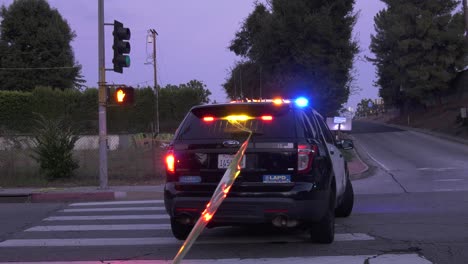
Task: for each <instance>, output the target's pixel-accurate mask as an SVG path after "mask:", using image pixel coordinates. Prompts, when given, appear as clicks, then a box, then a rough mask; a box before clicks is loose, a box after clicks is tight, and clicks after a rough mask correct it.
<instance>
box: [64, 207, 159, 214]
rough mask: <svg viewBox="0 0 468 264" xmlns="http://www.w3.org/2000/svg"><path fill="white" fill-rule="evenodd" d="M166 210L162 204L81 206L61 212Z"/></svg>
mask: <svg viewBox="0 0 468 264" xmlns="http://www.w3.org/2000/svg"><path fill="white" fill-rule="evenodd" d="M161 210H166V208H165V207H162V206H159V207H157V206H153V207H112V208H80V209H63V210H62V211H61V212H64V213H72V212H122V211H161Z"/></svg>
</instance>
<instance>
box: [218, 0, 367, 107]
mask: <svg viewBox="0 0 468 264" xmlns="http://www.w3.org/2000/svg"><path fill="white" fill-rule="evenodd" d="M353 6H354V1H353V0H352V1H350V0H332V1H329V0H319V1H310V0H296V1H290V0H271V1H269V2H268V6H266V5H264V4H261V3H256V5H255V9H254V11H253V12H252V13H251V14H250V15H249V16H248V17H247V19H246V20H245V21H244V23H243V25H242V27H241V29H240V30H239V31H238V32H237V33H236V35H235V38H234V39H233V40H232V42H231V45H230V47H229V48H230V50H231V51H233V52H234V53H235V54H236V55H238V56H241V57H242V59H243V61H242V62H239V63H237V64H236V65H235V66H234V67H233V68H232V70H231V72H230V75H229V76H228V78H227V80H226V83H225V84H224V89H225V90H226V93H227V94H228V96H229V97H230V98H234V97H236V96H237V97H240V96H244V97H255V98H258V97H260V96H261V97H263V98H267V97H274V96H282V97H290V98H293V97H296V96H298V95H306V96H309V97H311V98H313V100H314V105H315V107H316V108H318V109H319V110H320V111H321V112H322V113H324V114H331V113H335V112H336V111H338V110H339V109H340V108H341V105H342V104H343V103H344V102H346V101H347V99H348V97H349V94H350V93H351V92H352V86H351V83H352V80H353V76H352V74H351V70H352V67H353V60H354V56H355V55H356V53H357V52H358V46H357V43H356V41H354V40H353V39H352V29H353V26H354V24H355V22H356V14H354V13H353ZM241 88H242V89H241Z"/></svg>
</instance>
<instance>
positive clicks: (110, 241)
mask: <svg viewBox="0 0 468 264" xmlns="http://www.w3.org/2000/svg"><path fill="white" fill-rule="evenodd" d="M367 240H374V238H373V237H371V236H369V235H366V234H359V233H358V234H335V241H337V242H339V241H342V242H344V241H367ZM307 241H308V240H307V239H306V238H305V237H291V236H272V237H258V238H256V237H232V238H226V237H224V238H216V237H200V238H199V239H198V240H197V244H261V243H271V242H283V243H301V242H307ZM180 244H182V241H179V240H177V239H175V238H173V237H157V238H156V237H141V238H77V239H69V238H67V239H10V240H5V241H3V242H0V248H1V247H66V246H74V247H80V246H137V245H180Z"/></svg>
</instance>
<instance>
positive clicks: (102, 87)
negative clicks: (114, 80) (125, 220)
mask: <svg viewBox="0 0 468 264" xmlns="http://www.w3.org/2000/svg"><path fill="white" fill-rule="evenodd" d="M98 35H99V38H98V46H99V47H98V53H99V56H98V57H99V82H98V84H99V188H100V189H107V182H108V176H107V109H106V107H107V89H106V66H105V47H104V45H105V43H104V0H98Z"/></svg>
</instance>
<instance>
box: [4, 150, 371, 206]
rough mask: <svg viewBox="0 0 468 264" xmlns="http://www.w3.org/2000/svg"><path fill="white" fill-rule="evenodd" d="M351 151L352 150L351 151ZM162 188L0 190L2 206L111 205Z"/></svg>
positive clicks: (356, 167)
mask: <svg viewBox="0 0 468 264" xmlns="http://www.w3.org/2000/svg"><path fill="white" fill-rule="evenodd" d="M353 151H354V150H353ZM354 157H355V158H354V159H353V160H352V161H350V162H348V169H349V173H350V176H351V179H352V180H354V179H359V178H360V177H359V176H360V175H361V174H362V173H364V172H365V171H367V170H368V166H367V165H366V164H365V163H364V162H363V161H362V160H361V159H360V158H359V155H358V154H357V152H356V151H354ZM163 191H164V185H147V186H109V188H107V189H100V188H99V187H96V186H88V187H71V188H70V187H67V188H1V187H0V203H1V202H33V203H38V202H42V203H46V202H72V201H112V200H146V199H163V197H164V196H163Z"/></svg>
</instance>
